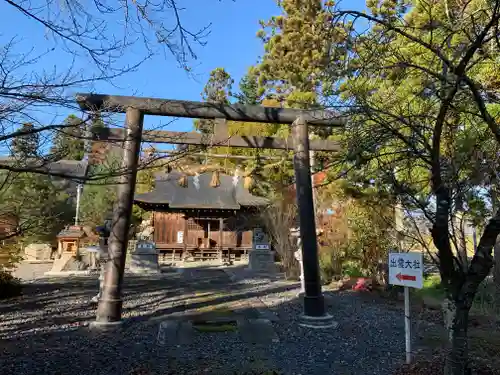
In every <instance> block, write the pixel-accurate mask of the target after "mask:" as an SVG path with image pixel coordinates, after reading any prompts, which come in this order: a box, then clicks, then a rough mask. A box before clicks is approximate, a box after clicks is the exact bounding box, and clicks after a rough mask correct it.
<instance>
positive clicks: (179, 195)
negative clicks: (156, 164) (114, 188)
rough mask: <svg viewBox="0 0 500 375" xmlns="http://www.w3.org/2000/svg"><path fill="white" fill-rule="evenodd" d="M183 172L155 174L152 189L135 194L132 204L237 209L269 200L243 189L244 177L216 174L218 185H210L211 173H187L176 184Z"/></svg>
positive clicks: (261, 203)
mask: <svg viewBox="0 0 500 375" xmlns="http://www.w3.org/2000/svg"><path fill="white" fill-rule="evenodd" d="M182 176H184V174H183V173H181V172H178V171H172V172H170V173H159V174H157V175H156V186H155V189H154V191H152V192H149V193H143V194H136V195H135V197H134V203H137V204H139V205H141V204H142V205H144V204H146V205H148V204H150V205H162V206H165V207H164V208H172V209H177V210H182V209H197V208H199V209H220V210H238V209H240V208H242V207H260V206H265V205H267V204H269V202H268V200H267V199H266V198H263V197H258V196H255V195H253V194H251V193H250V192H249V191H248V189H245V187H244V183H243V179H242V178H241V177H239V178H236V177H234V176H229V175H226V174H222V173H221V174H219V180H220V184H219V186H217V187H212V186H210V182H211V180H212V173H211V172H207V173H202V174H200V175H199V176H197V177H196V176H187V184H186V186H185V187H183V186H181V185H180V184H179V179H180V178H181V177H182Z"/></svg>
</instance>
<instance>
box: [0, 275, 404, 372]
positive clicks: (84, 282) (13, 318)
mask: <svg viewBox="0 0 500 375" xmlns="http://www.w3.org/2000/svg"><path fill="white" fill-rule="evenodd" d="M237 274H238V270H237V269H235V270H234V272H233V276H234V275H237ZM298 287H299V286H298V284H297V283H292V284H291V283H287V282H283V281H279V280H266V279H264V280H262V279H245V278H239V277H232V278H230V277H229V276H228V275H227V273H225V272H224V271H222V270H221V269H219V268H217V267H205V268H192V269H186V270H185V271H184V272H182V273H176V272H172V273H166V274H162V275H158V276H147V277H139V276H130V275H127V276H126V278H125V286H124V293H125V295H124V306H123V316H124V324H123V326H122V328H121V329H120V330H119V331H117V332H115V333H99V332H94V331H90V330H89V328H88V323H89V322H91V321H92V320H93V319H94V316H95V306H92V305H90V304H89V300H90V298H91V297H92V296H94V295H95V293H96V288H97V280H96V278H90V277H68V278H64V279H55V278H52V279H41V280H37V281H36V283H33V284H29V285H27V286H26V289H25V295H24V296H23V297H22V298H19V299H16V300H10V301H2V302H1V303H0V353H1V355H0V368H1V369H2V371H1V373H2V375H9V374H16V375H18V374H26V375H28V374H30V375H31V374H33V375H35V374H36V375H43V374H51V375H52V374H58V375H66V374H68V375H79V374H102V375H108V374H109V375H111V374H113V375H114V374H136V375H137V374H141V375H153V374H154V375H160V374H190V375H196V374H216V375H224V374H262V373H264V371H271V370H275V371H276V373H277V374H287V375H288V374H290V375H294V374H296V375H298V374H306V373H307V374H311V375H315V374H318V375H320V374H321V375H323V374H342V375H344V374H345V375H348V374H363V375H376V374H383V375H390V374H391V373H392V371H393V370H394V369H395V368H396V367H397V366H398V365H399V364H400V363H401V360H402V359H403V358H404V354H403V349H402V348H404V340H403V314H402V313H401V311H395V310H391V309H389V308H387V307H386V306H383V305H381V304H371V303H369V301H366V300H364V299H361V298H359V297H358V296H357V295H353V294H350V293H332V294H331V295H330V296H329V298H327V302H328V308H329V311H330V313H331V314H332V315H334V316H335V319H336V320H337V321H339V323H340V327H339V328H338V329H336V330H310V329H305V328H302V327H300V326H299V325H298V317H299V315H300V314H301V312H302V306H301V304H300V301H299V300H298V299H297V298H296V294H297V292H298ZM217 319H219V320H221V321H225V322H226V323H228V322H234V321H236V329H227V330H224V331H223V332H209V331H204V330H199V329H198V328H196V327H194V326H193V325H196V324H198V323H197V322H199V321H204V322H205V323H206V322H207V321H212V320H217ZM268 373H269V372H268Z"/></svg>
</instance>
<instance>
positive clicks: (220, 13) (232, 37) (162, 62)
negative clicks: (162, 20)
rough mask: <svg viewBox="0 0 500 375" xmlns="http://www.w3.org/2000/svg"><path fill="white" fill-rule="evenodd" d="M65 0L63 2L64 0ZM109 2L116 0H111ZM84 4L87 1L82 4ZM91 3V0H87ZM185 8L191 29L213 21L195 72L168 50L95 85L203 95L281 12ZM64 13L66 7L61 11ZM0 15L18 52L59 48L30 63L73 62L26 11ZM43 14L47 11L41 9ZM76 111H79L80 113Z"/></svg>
mask: <svg viewBox="0 0 500 375" xmlns="http://www.w3.org/2000/svg"><path fill="white" fill-rule="evenodd" d="M37 2H39V3H40V4H44V3H45V1H43V0H33V3H35V4H36V3H37ZM61 3H62V2H61ZM109 3H110V4H112V3H114V2H113V1H109ZM344 3H345V4H346V5H345V6H344V7H347V4H348V6H349V7H350V8H351V7H352V8H357V9H360V8H362V7H364V0H349V1H348V2H346V1H344ZM81 4H83V5H85V3H81ZM89 4H91V3H89ZM182 4H183V6H185V8H186V10H185V11H183V12H182V14H181V16H182V19H183V23H184V25H186V27H187V28H188V29H191V30H195V29H197V28H200V27H203V26H206V25H208V24H210V23H211V24H212V25H211V27H210V35H209V36H208V37H207V38H205V42H206V45H205V46H203V47H202V46H195V49H196V53H197V55H198V59H197V60H196V61H195V62H193V64H192V66H193V74H191V75H188V74H186V73H185V72H184V71H183V70H182V69H180V68H179V67H178V64H177V63H176V61H175V59H174V58H173V57H172V56H171V55H169V54H168V53H167V54H158V55H156V56H154V57H153V58H151V59H150V60H148V61H147V62H145V63H143V64H142V65H141V66H140V67H139V69H138V70H137V71H135V72H132V73H128V74H127V75H126V76H124V77H120V78H118V79H116V80H115V81H114V84H115V87H113V86H111V85H109V84H107V83H98V84H97V85H96V86H95V87H94V88H93V89H94V91H96V92H101V93H106V94H120V95H138V96H146V97H160V98H172V99H186V100H200V93H201V91H202V89H203V86H204V84H205V82H206V80H207V77H208V74H209V72H210V71H211V70H212V69H214V68H216V67H224V68H225V69H226V70H227V71H228V72H229V73H230V74H231V75H232V76H233V78H234V79H235V86H236V87H237V83H238V81H239V79H240V78H241V77H242V76H243V75H244V74H245V72H246V71H247V69H248V67H249V66H251V65H252V64H254V63H255V62H256V61H257V59H258V56H259V55H261V54H262V53H263V46H262V43H261V41H260V40H259V39H258V38H257V37H256V32H257V31H258V29H259V23H258V22H259V20H261V19H268V18H270V17H271V16H273V15H278V14H280V12H279V9H278V8H277V6H276V2H275V0H252V1H250V0H234V1H232V0H221V1H219V0H203V1H196V0H183V1H182ZM62 12H63V13H62V16H64V10H63V11H62ZM0 14H2V27H1V30H2V33H0V43H5V42H6V41H7V40H9V39H10V38H12V37H13V36H17V39H18V44H17V45H16V51H22V52H26V51H29V50H30V49H32V48H34V51H33V54H36V53H42V52H45V51H47V49H50V48H53V47H55V49H54V51H51V52H50V53H49V54H47V55H46V56H45V57H44V58H42V59H39V61H37V63H36V65H33V66H30V68H33V69H36V70H37V71H40V70H42V69H45V70H51V69H54V68H56V69H58V70H60V71H63V70H64V69H65V68H66V67H67V66H69V65H70V64H71V55H70V54H68V53H66V52H64V51H63V50H62V49H61V44H60V43H57V44H54V42H53V41H51V39H50V37H47V33H46V30H44V28H43V27H42V26H40V25H39V24H37V23H35V22H34V21H32V20H28V19H27V17H25V16H24V15H22V14H21V13H20V12H19V11H17V10H15V9H14V8H12V7H11V6H9V5H7V4H6V3H5V2H4V3H2V4H0ZM42 14H43V13H42ZM120 18H121V17H114V18H108V19H107V22H108V31H109V32H110V33H115V34H116V35H117V36H118V35H120V33H122V29H121V27H120V26H119V25H120V21H121V19H120ZM143 52H144V49H143V48H142V47H141V44H140V43H136V44H134V46H132V48H130V49H129V50H128V51H127V53H126V54H125V55H124V57H123V59H122V62H123V63H124V64H126V63H131V64H132V63H133V62H134V61H136V60H137V59H138V58H140V56H142V55H143ZM32 56H34V55H32ZM76 64H77V67H78V68H83V69H88V70H89V71H91V70H92V69H93V68H92V64H91V63H90V62H89V61H88V59H86V58H78V59H77V63H76ZM90 89H92V88H91V87H80V88H78V89H76V88H75V89H73V88H72V89H71V90H73V91H75V92H76V91H83V92H85V91H89V90H90ZM65 114H66V111H64V110H63V111H62V112H61V111H56V110H55V109H54V110H53V111H46V112H45V113H42V114H40V116H42V118H43V121H47V122H49V121H55V120H54V119H56V118H59V117H61V116H63V115H65ZM76 114H78V113H76ZM166 121H167V119H164V118H158V117H156V118H153V117H151V116H148V117H147V119H146V127H148V128H151V127H155V128H158V127H159V125H158V124H159V123H165V122H166ZM191 127H192V121H191V120H189V119H182V120H179V121H176V122H175V123H174V124H172V125H169V129H172V130H181V131H188V130H190V129H191Z"/></svg>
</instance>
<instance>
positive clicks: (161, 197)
mask: <svg viewBox="0 0 500 375" xmlns="http://www.w3.org/2000/svg"><path fill="white" fill-rule="evenodd" d="M134 203H135V204H137V205H138V206H139V207H141V208H143V209H145V210H147V211H150V212H152V220H151V221H152V225H153V227H154V232H153V235H152V239H153V240H154V241H155V243H156V247H157V249H158V250H159V251H160V253H161V258H160V259H161V260H162V261H172V260H187V259H189V258H192V259H194V260H210V259H220V260H235V259H236V260H237V259H241V258H242V257H245V256H247V255H248V251H249V250H251V248H252V228H253V226H255V225H256V224H257V221H258V215H256V214H257V213H258V211H259V208H261V207H263V206H266V205H267V204H268V200H267V199H265V198H262V197H258V196H255V195H252V194H251V193H250V192H249V191H248V189H246V188H245V186H244V182H243V179H242V178H241V177H238V176H229V175H226V174H221V173H218V172H213V173H202V174H199V175H195V176H187V175H185V174H183V173H181V172H179V171H171V172H169V173H166V172H163V173H160V174H158V175H157V176H156V185H155V189H154V191H152V192H149V193H144V194H136V195H135V197H134Z"/></svg>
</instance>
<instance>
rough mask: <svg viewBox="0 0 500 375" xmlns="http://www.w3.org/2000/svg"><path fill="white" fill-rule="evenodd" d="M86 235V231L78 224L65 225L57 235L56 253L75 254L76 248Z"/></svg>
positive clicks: (76, 252)
mask: <svg viewBox="0 0 500 375" xmlns="http://www.w3.org/2000/svg"><path fill="white" fill-rule="evenodd" d="M87 237H88V235H87V233H86V232H85V230H84V228H83V227H81V226H80V225H70V226H67V227H66V228H64V229H63V230H62V231H61V232H59V234H58V235H57V242H58V244H57V252H58V254H59V255H61V254H62V253H71V254H72V255H73V256H77V255H78V249H79V248H80V246H81V245H82V243H83V241H84V239H86V238H87Z"/></svg>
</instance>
